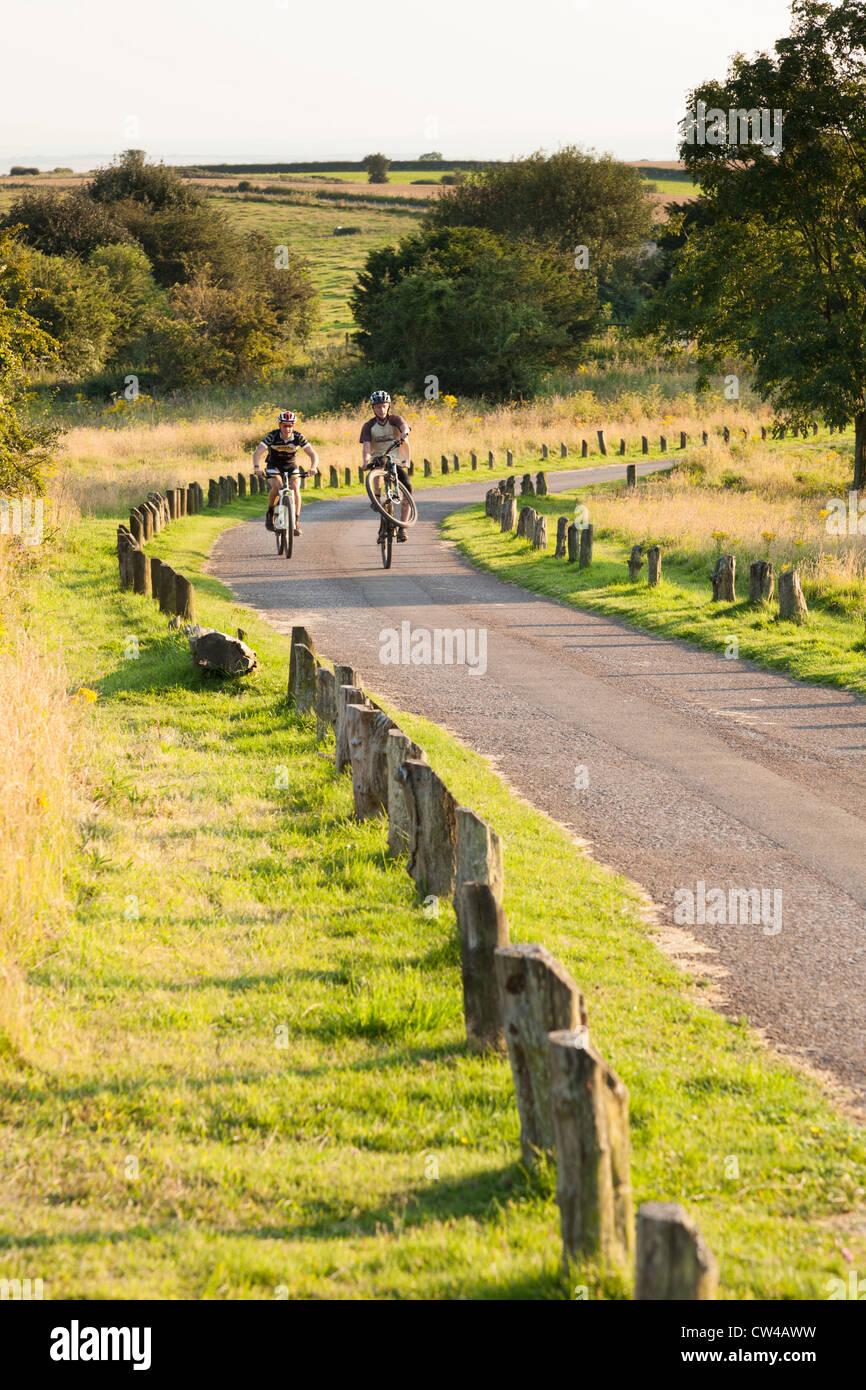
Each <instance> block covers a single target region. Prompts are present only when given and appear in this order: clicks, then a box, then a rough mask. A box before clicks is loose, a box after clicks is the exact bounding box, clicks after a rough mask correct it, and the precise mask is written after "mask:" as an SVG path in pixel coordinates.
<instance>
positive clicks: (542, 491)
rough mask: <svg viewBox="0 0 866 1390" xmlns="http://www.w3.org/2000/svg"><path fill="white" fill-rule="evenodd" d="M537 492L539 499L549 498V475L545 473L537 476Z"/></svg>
mask: <svg viewBox="0 0 866 1390" xmlns="http://www.w3.org/2000/svg"><path fill="white" fill-rule="evenodd" d="M535 491H536V493H537V495H538V496H539V497H546V496H547V475H546V474H545V473H537V474H536V475H535Z"/></svg>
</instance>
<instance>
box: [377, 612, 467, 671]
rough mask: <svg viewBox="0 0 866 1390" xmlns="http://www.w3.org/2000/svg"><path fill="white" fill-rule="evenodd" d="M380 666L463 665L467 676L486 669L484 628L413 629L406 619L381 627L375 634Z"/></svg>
mask: <svg viewBox="0 0 866 1390" xmlns="http://www.w3.org/2000/svg"><path fill="white" fill-rule="evenodd" d="M379 642H380V647H379V660H380V661H381V663H382V665H383V666H466V667H467V668H468V671H469V675H470V676H483V675H484V672H485V671H486V670H487V629H486V627H467V628H463V627H456V628H450V627H434V628H433V631H432V632H431V631H430V629H429V628H426V627H416V628H414V629H413V627H412V625H411V623H410V622H408V621H404V622H402V623H401V624H400V631H399V632H398V631H397V629H396V628H395V627H383V628H382V631H381V632H380V633H379Z"/></svg>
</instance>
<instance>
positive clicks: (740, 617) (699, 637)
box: [443, 484, 866, 694]
mask: <svg viewBox="0 0 866 1390" xmlns="http://www.w3.org/2000/svg"><path fill="white" fill-rule="evenodd" d="M599 486H600V487H606V486H608V485H606V484H601V485H599ZM614 486H620V485H614ZM592 493H593V489H592V488H582V489H581V490H580V492H579V493H578V492H577V491H574V492H571V493H560V494H559V496H557V497H541V498H527V499H526V501H527V502H530V503H531V505H532V506H534V507H535V509H536V511H539V512H543V513H544V514H545V515H546V516H548V518H549V520H548V533H549V538H550V540H549V548H548V550H547V551H546V552H542V551H537V550H533V548H532V545H531V543H530V542H529V541H528V540H525V539H523V538H522V537H518V536H517V535H516V533H514V532H505V533H503V532H501V531H500V529H499V524H498V522H492V521H491V520H489V519H488V518H486V517H485V516H484V509H483V507H473V508H466V509H464V510H462V511H461V512H460V513H458V514H455V515H453V516H451V517H448V518H447V520H446V521H445V523H444V525H443V532H444V534H445V535H446V536H447V537H448V539H449V540H453V541H455V542H456V543H457V545H458V546H459V548H460V549H461V551H462V552H463V554H464V555H466V556H467V558H468V559H470V560H471V561H472V562H473V563H474V564H477V565H479V566H481V568H483V569H488V570H490V571H492V572H493V573H495V574H497V575H498V576H499V577H500V578H502V579H506V580H508V581H509V582H511V583H514V584H520V585H522V586H523V588H526V589H531V590H533V592H535V593H540V594H545V595H546V596H548V597H550V598H555V599H558V600H559V601H560V602H563V603H567V604H570V605H571V606H572V607H574V608H591V609H593V610H594V611H596V612H599V613H607V614H609V615H610V616H612V617H616V618H623V619H625V621H626V622H629V623H633V624H634V625H635V626H636V627H642V628H646V629H648V630H650V631H652V632H657V633H659V634H660V635H662V636H665V637H681V638H686V639H687V640H688V641H690V642H696V643H697V644H698V645H699V646H702V647H707V648H709V649H711V650H713V651H718V652H724V651H725V649H726V646H727V645H728V643H729V641H730V638H731V636H732V635H733V636H735V637H736V639H737V642H738V644H739V655H740V656H741V657H743V658H745V659H748V660H750V661H756V662H757V663H758V664H759V665H763V666H767V667H770V668H774V669H777V670H781V671H785V672H787V673H788V674H789V675H792V676H795V677H796V678H797V679H799V680H808V681H815V682H816V683H819V684H823V685H833V686H838V687H841V688H842V689H845V690H854V691H857V692H859V693H861V694H866V642H864V633H863V625H862V621H855V619H854V617H853V615H852V613H851V612H847V611H841V612H840V611H839V606H840V605H839V602H838V600H837V601H835V602H830V601H828V602H826V603H822V602H821V601H820V600H816V599H814V598H810V613H809V620H808V623H807V624H806V625H805V626H803V627H797V626H795V625H794V624H792V623H788V622H780V621H779V619H778V616H777V614H778V607H777V605H776V604H773V605H768V606H767V607H765V608H755V607H752V606H751V605H750V604H749V602H748V599H747V598H746V599H740V600H738V602H737V603H714V602H713V601H712V591H711V587H710V583H709V578H708V565H707V560H706V557H705V556H703V555H691V556H689V555H685V554H681V555H674V556H671V555H669V554H668V555H665V556H664V558H663V563H662V582H661V583H660V584H659V585H658V586H657V587H655V588H653V589H650V588H649V586H648V584H647V582H646V567H644V569H643V570H642V572H641V577H640V578H639V579H638V581H637V582H636V583H632V582H631V581H630V580H629V579H628V575H627V573H626V561H627V559H628V555H629V551H630V549H631V546H632V544H633V543H634V538H633V537H626V536H625V535H617V534H608V533H606V532H605V533H604V534H603V535H601V536H600V537H598V538H596V539H595V541H594V544H593V563H592V565H591V567H590V568H589V569H586V570H579V569H578V568H577V567H576V566H575V565H573V564H568V562H567V561H565V560H555V559H554V558H553V550H554V544H553V543H554V541H555V538H556V518H557V517H558V516H561V515H567V516H568V517H569V520H571V519H572V517H573V514H574V508H575V506H576V505H577V503H578V501H579V502H581V503H584V504H585V503H587V502H590V501H591V497H592ZM738 582H739V587H740V591H742V590H743V588H744V587H745V590H746V594H748V575H747V574H746V575H742V574H740V576H739V581H738Z"/></svg>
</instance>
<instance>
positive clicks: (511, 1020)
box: [287, 626, 718, 1300]
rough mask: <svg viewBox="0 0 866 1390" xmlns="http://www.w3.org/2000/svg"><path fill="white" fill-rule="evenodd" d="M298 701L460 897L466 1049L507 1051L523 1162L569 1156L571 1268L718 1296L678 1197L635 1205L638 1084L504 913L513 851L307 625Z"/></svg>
mask: <svg viewBox="0 0 866 1390" xmlns="http://www.w3.org/2000/svg"><path fill="white" fill-rule="evenodd" d="M287 693H288V697H289V699H290V701H291V703H292V704H293V706H294V709H295V712H296V713H297V714H299V715H304V714H311V713H315V716H316V737H317V739H318V740H320V741H321V740H324V739H325V738H327V737H328V736H329V734H330V731H331V730H333V733H334V763H335V767H336V770H337V772H343V771H345V770H350V771H351V775H352V796H353V801H354V810H355V815H356V817H357V818H358V819H359V820H366V819H368V818H370V817H376V816H380V817H386V818H387V822H388V829H387V847H388V853H389V855H391V856H392V857H393V858H395V859H404V860H405V861H406V868H407V872H408V873H409V874H410V875H411V877H412V879H413V880H414V882H415V884H416V886H417V888H418V891H419V893H420V894H421V895H422V896H429V895H434V896H435V897H437V898H450V899H451V900H452V902H453V904H454V910H455V912H456V915H457V929H458V935H459V939H460V947H461V973H462V982H463V1011H464V1019H465V1026H466V1041H467V1045H468V1047H469V1049H470V1051H472V1052H478V1053H481V1052H489V1051H493V1052H502V1051H505V1050H507V1052H508V1057H509V1061H510V1063H511V1071H512V1076H513V1079H514V1088H515V1092H516V1097H517V1109H518V1114H519V1118H520V1147H521V1155H522V1158H523V1161H524V1163H525V1164H527V1165H528V1166H530V1167H532V1166H535V1165H537V1164H538V1163H539V1162H543V1161H544V1160H546V1159H553V1158H554V1157H555V1161H556V1172H557V1179H556V1199H557V1203H558V1205H559V1212H560V1228H561V1235H562V1254H563V1262H564V1267H565V1270H566V1272H567V1273H571V1268H572V1264H573V1262H574V1261H578V1260H585V1259H587V1258H594V1259H596V1260H597V1261H599V1262H600V1264H601V1265H602V1266H603V1267H609V1268H616V1269H619V1270H620V1271H624V1270H626V1269H630V1268H631V1267H632V1265H633V1264H634V1266H635V1292H634V1297H635V1298H636V1299H690V1300H692V1299H711V1298H714V1297H715V1296H716V1289H717V1284H718V1269H717V1265H716V1261H715V1259H714V1257H713V1256H712V1254H711V1253H710V1251H709V1250H708V1249H707V1247H706V1245H705V1243H704V1241H703V1239H702V1237H701V1235H700V1233H699V1232H698V1231H697V1229H696V1228H695V1226H694V1225H693V1223H692V1222H691V1221H690V1220H689V1218H688V1216H687V1215H686V1213H685V1212H684V1211H683V1209H682V1208H681V1207H680V1206H678V1205H677V1204H676V1203H668V1202H645V1203H644V1204H643V1205H642V1206H641V1207H640V1209H639V1210H638V1213H637V1224H636V1230H635V1220H634V1212H633V1204H632V1189H631V1171H630V1147H629V1118H628V1091H627V1090H626V1088H625V1086H624V1085H623V1083H622V1081H621V1080H620V1079H619V1077H618V1076H617V1075H616V1073H615V1072H614V1071H613V1069H612V1068H611V1067H610V1065H609V1064H608V1063H607V1062H606V1061H605V1059H604V1058H603V1057H602V1055H601V1054H600V1052H599V1051H598V1050H597V1049H596V1048H595V1046H594V1045H593V1044H592V1043H591V1042H590V1039H589V1022H588V1016H587V1009H586V1003H585V1000H584V997H583V994H582V993H581V991H580V989H579V988H578V986H577V985H576V983H575V982H574V980H573V979H572V978H571V976H570V975H569V973H568V972H567V971H566V970H565V969H564V968H563V966H562V965H560V963H559V962H558V961H557V960H556V959H555V958H554V957H553V956H552V955H551V954H550V952H549V951H547V950H546V949H545V947H543V946H540V945H537V944H534V943H532V944H524V943H518V942H511V941H510V938H509V928H508V921H507V918H506V916H505V912H504V910H503V907H502V898H503V889H504V881H505V873H504V861H503V845H502V841H501V839H500V837H499V835H498V834H497V833H496V831H495V830H494V829H493V828H492V827H491V826H490V825H488V823H487V822H486V821H485V820H483V819H482V817H481V816H479V815H477V814H476V813H475V812H474V811H472V810H470V809H469V808H468V807H465V806H459V805H458V804H457V801H456V798H455V797H454V796H453V795H452V793H451V792H450V791H449V789H448V787H447V786H446V785H445V783H444V782H443V781H442V779H441V778H440V777H439V776H438V775H437V774H436V773H435V772H434V771H433V769H432V767H430V765H429V763H428V761H427V757H426V754H425V752H424V750H423V748H421V747H419V745H418V744H417V743H415V742H414V741H413V740H412V739H411V738H410V737H409V735H408V734H405V733H404V732H403V730H402V729H400V728H399V727H398V726H397V725H396V724H395V723H394V721H393V720H392V719H391V718H390V717H389V716H388V715H387V714H385V712H384V711H383V710H382V709H381V708H380V706H379V705H377V704H376V702H375V701H374V700H372V699H371V698H370V697H369V696H368V695H367V694H366V693H365V692H364V690H363V688H362V686H361V680H360V676H359V675H358V673H357V671H355V670H353V668H352V667H350V666H345V665H334V668H333V670H331V669H330V667H329V666H327V665H325V664H324V663H323V662H321V661H320V660H319V658H318V656H317V653H316V649H315V647H314V644H313V640H312V638H311V636H310V634H309V632H308V631H307V629H306V628H304V627H300V626H296V627H293V628H292V639H291V657H290V663H289V681H288V692H287Z"/></svg>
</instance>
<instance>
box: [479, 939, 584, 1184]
mask: <svg viewBox="0 0 866 1390" xmlns="http://www.w3.org/2000/svg"><path fill="white" fill-rule="evenodd" d="M494 959H495V962H496V978H497V982H498V985H499V998H500V1003H501V1007H502V1022H503V1027H504V1030H505V1041H506V1043H507V1045H508V1057H509V1060H510V1062H511V1073H512V1076H513V1078H514V1090H515V1092H516V1095H517V1110H518V1113H519V1115H520V1148H521V1152H522V1154H523V1161H524V1163H526V1164H531V1163H534V1162H535V1161H536V1159H537V1157H538V1155H539V1154H541V1153H547V1154H550V1153H552V1152H553V1147H554V1135H553V1115H552V1111H551V1098H550V1083H551V1052H550V1043H549V1042H548V1035H549V1034H550V1033H553V1032H556V1031H557V1030H558V1029H567V1030H569V1031H571V1030H573V1029H575V1028H579V1027H586V1023H587V1018H586V1006H585V1004H584V1002H583V995H582V994H581V992H580V990H579V989H578V987H577V985H576V984H575V983H574V980H573V979H572V978H571V976H570V975H569V973H568V971H567V970H565V969H564V968H563V966H561V965H560V963H559V961H558V960H555V959H554V957H553V956H552V955H551V954H550V952H549V951H547V950H545V948H544V947H543V946H539V945H537V944H535V943H531V944H527V943H519V944H514V945H511V946H500V947H498V948H497V949H496V951H495V952H494Z"/></svg>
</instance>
